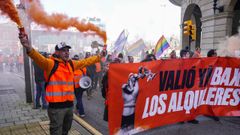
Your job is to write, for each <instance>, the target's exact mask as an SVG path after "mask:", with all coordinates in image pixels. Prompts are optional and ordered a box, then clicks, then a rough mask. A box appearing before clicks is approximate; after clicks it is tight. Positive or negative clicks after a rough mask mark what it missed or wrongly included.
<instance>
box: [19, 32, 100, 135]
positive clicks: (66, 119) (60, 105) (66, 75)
mask: <svg viewBox="0 0 240 135" xmlns="http://www.w3.org/2000/svg"><path fill="white" fill-rule="evenodd" d="M19 39H20V41H21V44H22V45H23V47H24V49H26V51H27V54H28V56H29V57H30V58H31V59H32V60H33V61H34V62H35V63H36V64H37V65H38V66H39V67H40V68H41V69H43V70H45V71H46V76H47V77H48V80H49V81H48V82H47V85H46V100H47V101H48V102H49V107H48V117H49V120H50V134H51V135H67V134H68V131H69V130H70V128H71V125H72V120H73V101H74V83H73V79H74V73H73V69H75V70H77V69H81V68H84V67H86V66H89V65H91V64H94V63H96V62H99V61H100V57H101V56H93V57H90V58H87V59H83V60H78V61H71V60H69V49H71V47H70V46H69V45H67V44H66V43H64V42H61V43H59V44H57V46H56V50H57V51H59V54H58V56H59V58H54V57H52V59H49V58H45V57H43V56H42V55H41V54H40V53H38V52H37V51H35V49H34V48H33V47H32V46H31V44H29V41H28V39H27V37H26V35H25V34H22V33H20V34H19ZM57 63H58V66H57V68H56V69H55V68H54V67H56V66H55V65H56V64H57ZM71 63H72V64H71ZM71 65H72V66H73V68H72V66H71ZM53 69H55V72H54V73H52V71H53ZM50 73H52V74H50Z"/></svg>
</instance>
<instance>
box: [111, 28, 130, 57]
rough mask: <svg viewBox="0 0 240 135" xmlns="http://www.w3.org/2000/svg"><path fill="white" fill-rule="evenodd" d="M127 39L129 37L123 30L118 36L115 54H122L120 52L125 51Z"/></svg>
mask: <svg viewBox="0 0 240 135" xmlns="http://www.w3.org/2000/svg"><path fill="white" fill-rule="evenodd" d="M127 38H128V35H127V33H126V32H125V30H123V31H122V32H121V34H120V35H119V36H118V38H117V40H116V42H115V43H114V49H113V50H114V52H115V53H120V52H122V51H123V48H124V45H125V44H126V42H127Z"/></svg>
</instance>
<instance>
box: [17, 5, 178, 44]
mask: <svg viewBox="0 0 240 135" xmlns="http://www.w3.org/2000/svg"><path fill="white" fill-rule="evenodd" d="M15 1H18V0H15ZM40 1H41V3H42V5H43V7H44V9H45V11H46V12H47V13H49V14H50V13H54V12H56V13H64V14H67V15H68V16H69V17H79V18H80V19H82V18H86V17H99V18H101V19H102V20H103V22H104V23H105V24H106V30H107V36H108V38H109V39H110V40H116V38H117V37H118V35H119V34H120V32H121V31H122V30H123V29H127V30H128V32H129V41H131V40H136V38H138V37H139V38H143V39H144V40H150V41H152V42H157V40H158V39H159V38H160V36H161V35H162V34H164V35H165V36H166V37H169V36H171V35H173V34H174V35H176V36H177V37H179V34H180V32H179V31H180V26H179V24H180V11H181V9H180V7H177V6H175V5H173V4H172V3H170V2H169V0H40Z"/></svg>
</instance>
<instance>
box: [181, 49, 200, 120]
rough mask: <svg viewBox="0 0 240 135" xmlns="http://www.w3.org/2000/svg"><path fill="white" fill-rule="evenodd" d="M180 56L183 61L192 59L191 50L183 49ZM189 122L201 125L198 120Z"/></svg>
mask: <svg viewBox="0 0 240 135" xmlns="http://www.w3.org/2000/svg"><path fill="white" fill-rule="evenodd" d="M180 56H181V58H182V59H186V58H190V52H189V50H183V49H182V50H181V51H180ZM187 122H189V123H192V124H198V123H199V121H198V120H196V119H193V120H190V121H187ZM179 123H180V124H184V121H182V122H179Z"/></svg>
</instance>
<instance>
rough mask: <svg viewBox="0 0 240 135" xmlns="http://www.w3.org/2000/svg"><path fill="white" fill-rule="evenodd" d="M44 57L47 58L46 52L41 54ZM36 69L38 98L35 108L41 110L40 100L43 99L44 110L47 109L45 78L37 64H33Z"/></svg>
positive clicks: (36, 98)
mask: <svg viewBox="0 0 240 135" xmlns="http://www.w3.org/2000/svg"><path fill="white" fill-rule="evenodd" d="M40 53H41V54H42V55H43V56H44V57H47V53H46V52H40ZM33 68H34V77H35V83H36V96H35V106H34V107H35V108H36V109H39V108H40V107H41V105H40V98H41V99H42V109H47V107H48V105H47V101H46V99H45V96H46V92H45V78H44V71H43V70H42V69H41V68H40V67H39V66H38V65H37V64H36V63H35V62H33Z"/></svg>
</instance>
